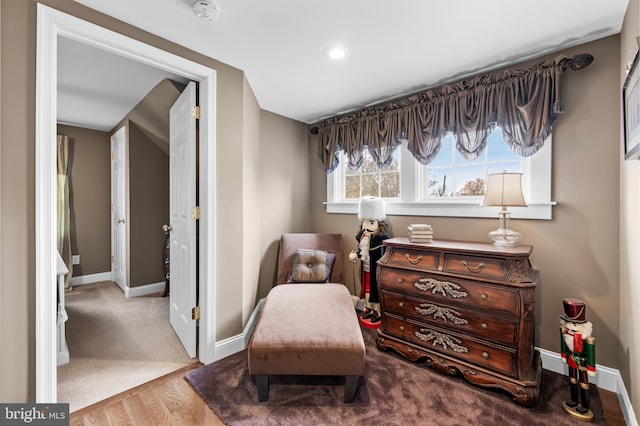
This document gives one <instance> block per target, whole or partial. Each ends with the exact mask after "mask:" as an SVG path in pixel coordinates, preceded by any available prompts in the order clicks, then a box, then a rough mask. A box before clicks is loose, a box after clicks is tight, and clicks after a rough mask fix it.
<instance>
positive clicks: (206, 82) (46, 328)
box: [36, 4, 216, 403]
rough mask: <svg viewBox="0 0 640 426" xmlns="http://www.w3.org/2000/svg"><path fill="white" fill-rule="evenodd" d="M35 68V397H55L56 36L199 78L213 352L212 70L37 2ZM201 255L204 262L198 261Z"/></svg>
mask: <svg viewBox="0 0 640 426" xmlns="http://www.w3.org/2000/svg"><path fill="white" fill-rule="evenodd" d="M37 7H38V31H37V42H38V49H37V61H36V62H37V66H36V80H37V89H36V241H37V243H36V342H37V343H36V402H38V403H55V402H56V401H57V392H56V381H57V374H56V369H57V363H56V320H55V318H56V291H55V290H56V289H55V286H54V285H52V283H55V279H56V278H55V277H56V267H55V265H56V223H55V216H56V215H55V214H54V213H53V212H55V208H56V190H55V182H56V177H55V176H56V170H55V158H56V157H55V155H56V153H55V144H54V143H53V142H52V141H55V133H56V131H55V129H56V118H57V114H56V105H57V88H56V85H57V79H56V69H57V57H56V54H55V53H56V48H57V42H58V37H59V36H64V37H70V38H73V39H75V40H78V41H81V42H83V43H86V44H89V45H92V46H96V47H100V48H103V49H107V50H110V51H111V52H113V53H117V54H120V55H122V56H125V57H128V58H131V59H133V60H137V61H140V62H143V63H147V64H149V65H153V66H157V67H159V68H162V69H166V70H167V71H171V72H174V73H176V74H179V75H182V76H184V77H185V78H188V79H190V80H193V81H196V82H198V83H199V93H198V94H199V98H200V123H199V124H200V125H199V152H200V169H199V181H200V186H199V191H198V192H199V193H198V196H199V200H200V203H199V204H200V207H201V211H202V214H201V216H200V223H199V230H200V232H199V235H200V238H199V242H198V249H199V260H200V262H199V264H200V265H201V268H200V270H199V273H198V275H199V282H200V295H199V306H200V315H201V316H200V323H199V359H200V361H201V362H203V363H209V362H212V361H214V360H215V359H216V353H215V342H216V339H215V315H213V307H214V306H215V253H214V248H215V226H214V225H215V193H214V191H215V104H216V92H215V87H216V72H215V70H213V69H211V68H208V67H206V66H203V65H201V64H198V63H195V62H192V61H189V60H187V59H185V58H182V57H179V56H177V55H174V54H171V53H169V52H166V51H163V50H160V49H158V48H155V47H153V46H150V45H147V44H144V43H141V42H139V41H137V40H134V39H131V38H129V37H126V36H123V35H122V34H118V33H115V32H113V31H110V30H108V29H105V28H102V27H99V26H97V25H94V24H91V23H89V22H87V21H83V20H81V19H79V18H76V17H73V16H71V15H68V14H65V13H62V12H60V11H57V10H55V9H52V8H50V7H48V6H45V5H42V4H38V5H37ZM203 259H206V261H203Z"/></svg>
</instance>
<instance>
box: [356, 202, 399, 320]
mask: <svg viewBox="0 0 640 426" xmlns="http://www.w3.org/2000/svg"><path fill="white" fill-rule="evenodd" d="M358 219H359V220H360V230H359V231H358V233H357V234H356V241H357V242H358V250H357V251H353V252H352V253H351V254H350V256H349V258H350V260H351V261H352V262H355V261H356V259H358V258H359V259H360V299H363V300H366V308H365V309H364V311H363V313H362V316H361V317H360V323H361V324H362V325H363V326H365V327H368V328H378V327H380V320H381V318H380V299H379V295H378V282H377V279H376V269H377V262H378V260H380V258H381V257H382V254H383V253H384V245H383V244H382V242H383V241H384V240H386V239H387V238H389V237H388V236H387V234H386V231H387V223H386V222H385V220H386V219H387V215H386V212H385V202H384V199H383V198H380V197H373V196H365V197H362V198H361V199H360V203H359V204H358Z"/></svg>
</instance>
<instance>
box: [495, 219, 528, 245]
mask: <svg viewBox="0 0 640 426" xmlns="http://www.w3.org/2000/svg"><path fill="white" fill-rule="evenodd" d="M498 217H499V219H500V227H499V228H498V229H496V230H495V231H491V232H489V238H491V239H492V240H493V245H494V246H499V247H512V246H515V245H517V242H518V241H520V239H521V238H522V234H520V233H519V232H516V231H514V230H512V229H509V218H510V217H511V213H509V212H506V211H501V212H500V213H498Z"/></svg>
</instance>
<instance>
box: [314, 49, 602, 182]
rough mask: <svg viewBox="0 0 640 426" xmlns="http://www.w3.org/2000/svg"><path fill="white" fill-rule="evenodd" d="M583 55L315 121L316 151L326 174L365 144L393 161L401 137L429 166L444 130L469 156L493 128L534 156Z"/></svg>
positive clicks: (356, 161)
mask: <svg viewBox="0 0 640 426" xmlns="http://www.w3.org/2000/svg"><path fill="white" fill-rule="evenodd" d="M592 61H593V56H591V55H588V54H580V55H576V56H574V57H573V58H569V57H566V56H564V55H561V56H558V57H557V58H555V59H554V60H552V61H545V62H541V63H539V64H537V65H535V66H532V67H528V68H527V67H513V68H507V69H503V70H500V71H496V72H493V73H488V74H483V75H479V76H476V77H473V78H470V79H467V80H461V81H458V82H456V83H452V84H448V85H444V86H441V87H439V88H436V89H431V90H426V91H423V92H421V93H417V94H414V95H411V96H408V97H405V98H401V99H397V100H394V101H390V102H387V103H384V104H381V105H377V106H372V107H369V108H364V109H361V110H359V111H356V112H353V113H349V114H345V115H341V116H337V117H331V118H328V119H326V120H324V121H321V122H320V123H317V124H316V125H314V126H313V127H312V132H314V133H318V135H319V138H320V141H319V146H318V155H319V156H320V159H321V160H322V162H323V164H324V166H325V170H326V172H327V173H331V172H332V171H333V170H334V169H335V168H336V166H337V165H338V159H339V153H340V152H341V151H342V152H344V153H345V154H346V156H347V158H348V161H349V164H348V166H349V168H351V169H354V170H355V169H358V168H359V167H360V165H361V164H362V158H363V157H362V153H363V151H364V149H368V151H369V152H370V153H371V156H372V157H373V159H374V161H375V162H376V163H377V165H378V167H381V168H385V167H386V166H388V165H389V164H390V163H391V161H392V155H393V151H394V150H395V148H396V147H397V146H398V145H399V144H400V143H401V141H402V140H407V141H408V149H409V151H410V152H411V153H412V155H413V156H414V157H415V158H416V160H418V161H419V162H420V163H422V164H429V163H430V162H431V161H432V160H433V159H434V158H435V156H436V155H437V154H438V152H439V150H440V141H441V139H442V138H443V137H445V136H447V135H448V134H450V133H451V134H453V135H454V137H455V139H456V149H457V150H458V152H460V154H461V155H462V156H463V157H464V158H466V159H467V160H474V159H476V158H477V157H478V155H479V154H480V153H481V152H482V151H483V150H484V148H485V147H486V143H487V137H488V135H489V134H490V133H491V132H492V131H493V129H494V128H495V127H496V126H498V127H501V128H502V131H503V136H504V140H505V141H506V143H507V144H508V145H509V147H510V148H511V149H512V150H513V151H514V152H516V153H518V154H519V155H521V156H523V157H527V156H530V155H533V154H535V153H536V152H537V151H538V150H539V149H540V148H541V147H542V144H543V143H544V140H545V139H546V138H547V136H548V135H549V134H550V132H551V127H552V125H553V123H554V122H555V121H556V119H557V118H558V116H559V115H560V114H561V113H563V112H564V108H563V106H562V103H561V100H560V83H561V77H562V75H563V73H564V71H566V70H567V69H569V68H570V69H572V70H574V71H576V70H580V69H582V68H585V67H587V66H588V65H589V64H590V63H591V62H592Z"/></svg>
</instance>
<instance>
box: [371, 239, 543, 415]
mask: <svg viewBox="0 0 640 426" xmlns="http://www.w3.org/2000/svg"><path fill="white" fill-rule="evenodd" d="M384 245H385V253H384V255H383V257H382V258H381V259H380V260H379V261H378V272H377V273H378V288H379V291H380V303H381V310H382V322H381V326H380V328H379V329H378V338H377V345H378V348H379V349H382V350H386V349H393V350H395V351H397V352H398V353H400V354H402V355H403V356H404V357H406V358H407V359H409V360H411V361H425V362H426V364H427V365H428V366H430V367H431V368H433V369H435V370H436V371H438V372H440V373H443V374H449V375H452V376H454V375H457V374H458V373H460V374H462V376H463V377H464V378H465V379H466V380H468V381H469V382H471V383H473V384H475V385H478V386H484V387H489V388H500V389H503V390H505V391H506V392H508V393H510V394H511V395H513V398H514V400H515V401H517V402H518V403H519V404H521V405H524V406H531V405H534V404H536V403H537V402H538V397H539V393H540V375H541V372H542V364H541V361H540V354H539V353H538V351H536V350H535V348H534V332H535V292H536V285H537V283H538V275H539V274H538V271H537V270H535V269H533V268H532V267H531V262H530V261H529V255H530V254H531V251H532V249H533V248H532V247H531V246H516V247H496V246H493V245H491V244H480V243H469V242H462V241H438V240H434V241H433V242H431V243H427V244H414V243H410V242H409V241H408V239H407V238H390V239H388V240H385V241H384Z"/></svg>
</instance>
